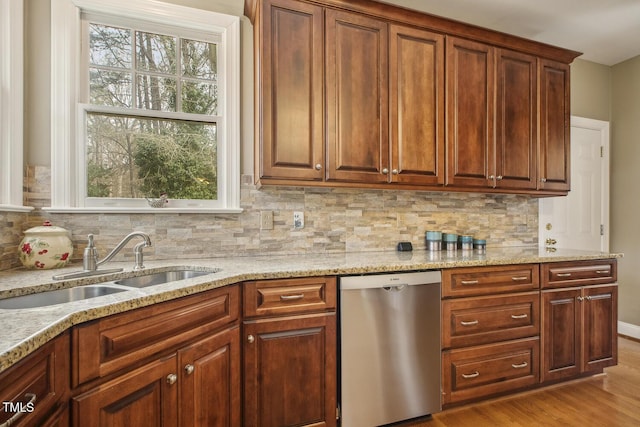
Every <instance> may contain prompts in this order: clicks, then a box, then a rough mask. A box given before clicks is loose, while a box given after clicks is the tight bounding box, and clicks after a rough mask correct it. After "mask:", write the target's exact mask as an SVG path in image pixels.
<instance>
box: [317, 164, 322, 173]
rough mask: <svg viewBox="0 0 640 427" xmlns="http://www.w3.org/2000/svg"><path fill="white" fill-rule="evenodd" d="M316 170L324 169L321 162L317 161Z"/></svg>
mask: <svg viewBox="0 0 640 427" xmlns="http://www.w3.org/2000/svg"><path fill="white" fill-rule="evenodd" d="M316 170H317V171H319V170H322V165H321V164H320V163H316Z"/></svg>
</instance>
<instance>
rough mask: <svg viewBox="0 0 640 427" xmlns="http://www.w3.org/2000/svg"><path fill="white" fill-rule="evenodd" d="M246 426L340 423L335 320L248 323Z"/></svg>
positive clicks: (324, 317)
mask: <svg viewBox="0 0 640 427" xmlns="http://www.w3.org/2000/svg"><path fill="white" fill-rule="evenodd" d="M243 336H244V424H245V425H247V426H254V427H286V426H314V427H319V426H335V425H336V387H337V385H336V375H337V372H336V317H335V313H326V314H325V313H322V314H316V315H306V316H297V317H288V318H284V317H279V318H271V319H262V320H255V321H251V322H245V324H244V333H243Z"/></svg>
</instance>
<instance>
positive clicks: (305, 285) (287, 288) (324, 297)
mask: <svg viewBox="0 0 640 427" xmlns="http://www.w3.org/2000/svg"><path fill="white" fill-rule="evenodd" d="M336 299H337V288H336V278H335V277H305V278H301V279H282V280H261V281H255V282H246V283H245V284H244V304H243V308H244V316H245V317H254V316H271V315H283V314H293V313H308V312H316V311H327V310H335V308H336Z"/></svg>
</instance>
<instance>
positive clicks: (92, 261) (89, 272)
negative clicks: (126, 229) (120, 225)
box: [53, 231, 151, 280]
mask: <svg viewBox="0 0 640 427" xmlns="http://www.w3.org/2000/svg"><path fill="white" fill-rule="evenodd" d="M87 237H88V244H87V247H86V248H85V249H84V254H83V256H82V271H76V272H73V273H67V274H60V275H56V276H53V279H54V280H62V279H73V278H78V277H87V276H95V275H98V274H107V273H117V272H119V271H122V270H123V269H122V268H116V269H110V270H98V267H99V266H101V265H102V264H104V263H106V262H109V261H110V260H111V259H112V258H113V257H114V256H116V254H117V253H118V252H120V250H121V249H122V248H123V247H124V246H125V245H126V244H127V243H129V240H131V239H133V238H134V237H141V238H142V240H143V241H142V242H140V243H138V244H137V245H135V246H134V247H133V254H134V256H135V264H134V266H133V270H134V271H136V270H143V269H144V264H143V254H142V249H143V248H147V247H150V246H151V238H150V237H149V235H148V234H146V233H143V232H141V231H134V232H133V233H129V234H127V235H126V236H125V237H124V238H123V239H122V241H120V243H118V244H117V245H116V247H115V248H113V250H112V251H111V252H109V254H108V255H107V256H106V257H104V258H103V259H101V260H99V261H98V250H97V249H96V247H95V245H94V243H93V234H89V235H88V236H87Z"/></svg>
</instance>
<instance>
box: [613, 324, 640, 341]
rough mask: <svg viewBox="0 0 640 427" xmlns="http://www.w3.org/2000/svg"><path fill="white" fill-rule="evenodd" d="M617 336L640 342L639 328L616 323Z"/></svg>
mask: <svg viewBox="0 0 640 427" xmlns="http://www.w3.org/2000/svg"><path fill="white" fill-rule="evenodd" d="M618 334H620V335H625V336H627V337H631V338H635V339H638V340H640V326H638V325H633V324H631V323H625V322H620V321H618Z"/></svg>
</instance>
